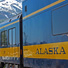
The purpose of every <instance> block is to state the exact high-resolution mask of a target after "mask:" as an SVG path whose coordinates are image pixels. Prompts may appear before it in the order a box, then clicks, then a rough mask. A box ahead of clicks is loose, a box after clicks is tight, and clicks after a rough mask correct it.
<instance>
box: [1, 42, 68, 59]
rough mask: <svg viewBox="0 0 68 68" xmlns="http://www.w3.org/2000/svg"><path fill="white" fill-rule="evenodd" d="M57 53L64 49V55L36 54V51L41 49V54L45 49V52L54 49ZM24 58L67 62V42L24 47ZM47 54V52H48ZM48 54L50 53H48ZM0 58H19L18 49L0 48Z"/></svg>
mask: <svg viewBox="0 0 68 68" xmlns="http://www.w3.org/2000/svg"><path fill="white" fill-rule="evenodd" d="M56 47H58V49H57V52H58V53H60V51H61V48H62V47H63V48H64V51H65V53H66V54H63V52H61V54H54V49H52V50H53V54H46V53H45V54H36V53H37V49H40V48H42V50H41V52H42V53H43V52H44V51H45V48H47V50H48V49H49V48H56ZM23 48H24V50H23V51H24V58H41V59H65V60H68V42H59V43H50V44H40V45H30V46H24V47H23ZM48 52H49V51H48ZM49 53H50V52H49ZM0 56H1V57H20V47H10V48H0Z"/></svg>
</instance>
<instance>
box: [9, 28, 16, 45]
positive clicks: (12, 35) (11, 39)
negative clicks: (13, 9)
mask: <svg viewBox="0 0 68 68" xmlns="http://www.w3.org/2000/svg"><path fill="white" fill-rule="evenodd" d="M15 42H16V39H15V28H11V29H10V30H9V45H15Z"/></svg>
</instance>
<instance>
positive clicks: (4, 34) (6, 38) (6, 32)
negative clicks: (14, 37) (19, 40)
mask: <svg viewBox="0 0 68 68" xmlns="http://www.w3.org/2000/svg"><path fill="white" fill-rule="evenodd" d="M5 31H6V38H5V37H4V42H3V43H4V45H2V33H3V32H4V36H5ZM5 39H6V40H5ZM7 40H8V38H7V30H4V31H1V46H2V47H4V46H7ZM5 41H6V44H5Z"/></svg>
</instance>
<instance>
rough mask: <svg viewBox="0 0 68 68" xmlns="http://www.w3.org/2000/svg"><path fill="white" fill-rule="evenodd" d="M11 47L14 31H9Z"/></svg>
mask: <svg viewBox="0 0 68 68" xmlns="http://www.w3.org/2000/svg"><path fill="white" fill-rule="evenodd" d="M9 45H12V30H11V29H10V30H9Z"/></svg>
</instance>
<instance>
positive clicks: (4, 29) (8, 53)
mask: <svg viewBox="0 0 68 68" xmlns="http://www.w3.org/2000/svg"><path fill="white" fill-rule="evenodd" d="M20 20H21V14H19V15H17V16H15V17H13V18H11V19H8V20H6V21H5V22H3V23H1V24H0V63H1V64H0V68H3V66H4V65H5V64H7V63H8V64H9V63H10V64H20ZM9 66H10V65H7V68H9Z"/></svg>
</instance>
